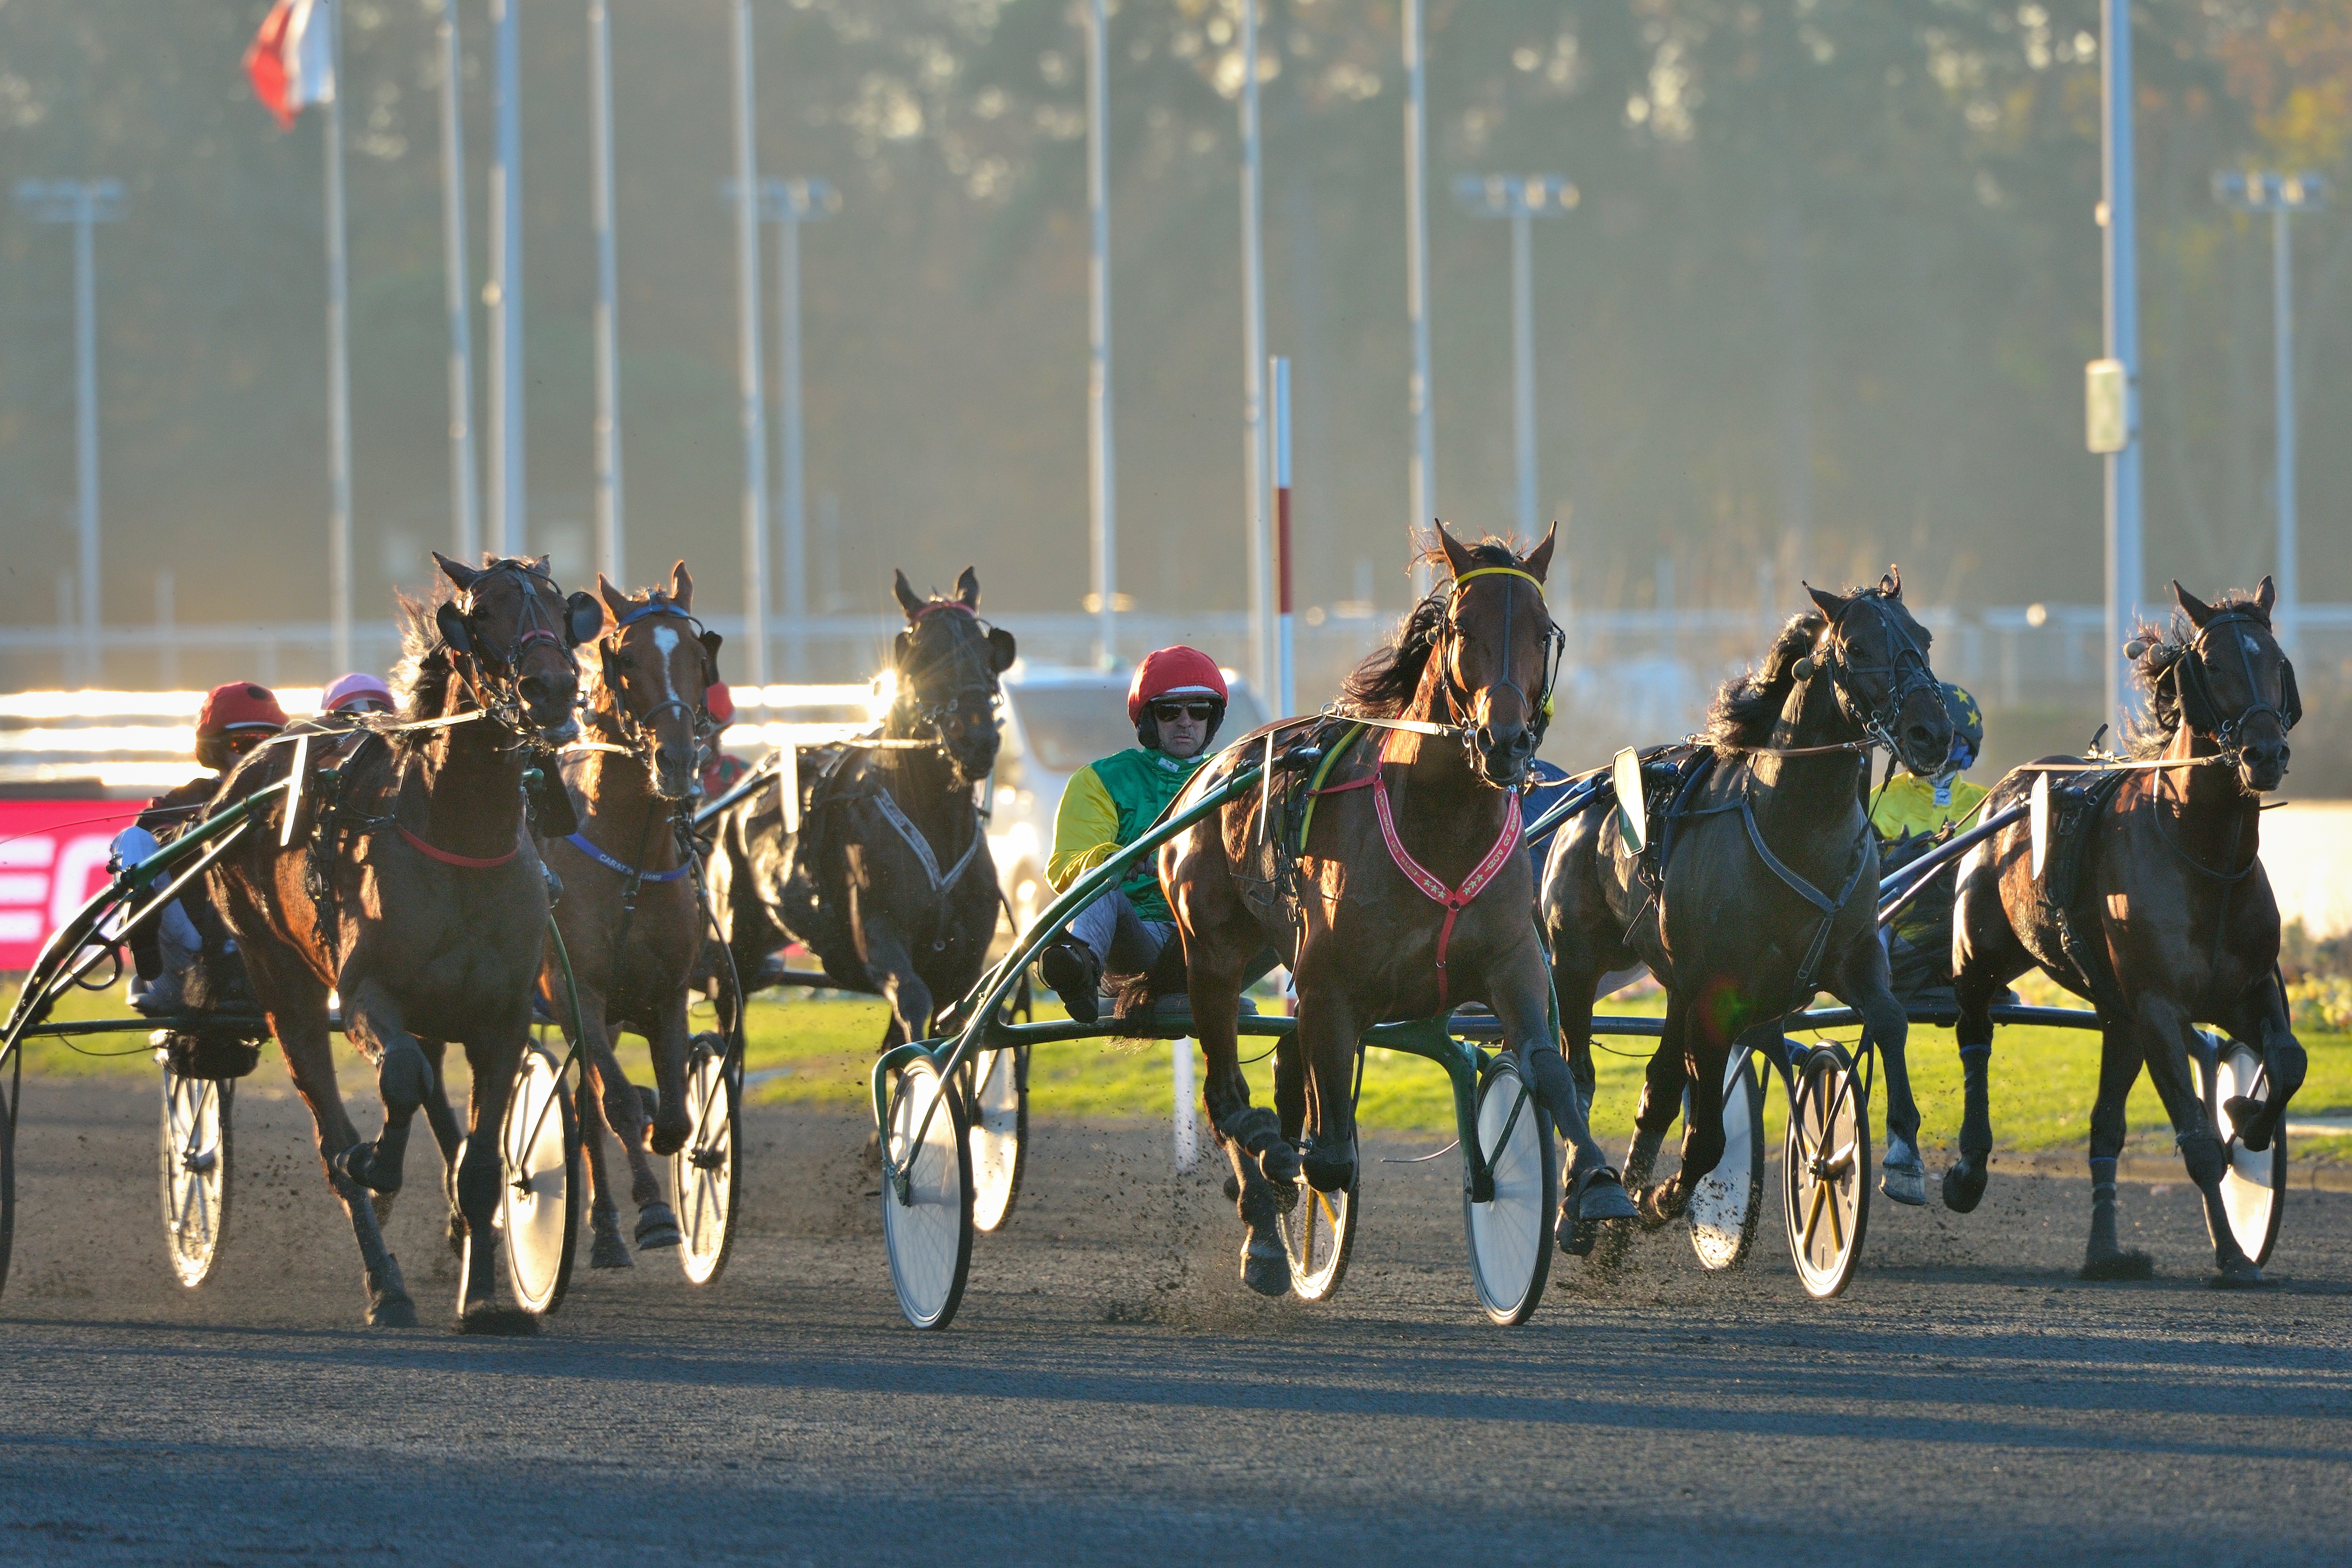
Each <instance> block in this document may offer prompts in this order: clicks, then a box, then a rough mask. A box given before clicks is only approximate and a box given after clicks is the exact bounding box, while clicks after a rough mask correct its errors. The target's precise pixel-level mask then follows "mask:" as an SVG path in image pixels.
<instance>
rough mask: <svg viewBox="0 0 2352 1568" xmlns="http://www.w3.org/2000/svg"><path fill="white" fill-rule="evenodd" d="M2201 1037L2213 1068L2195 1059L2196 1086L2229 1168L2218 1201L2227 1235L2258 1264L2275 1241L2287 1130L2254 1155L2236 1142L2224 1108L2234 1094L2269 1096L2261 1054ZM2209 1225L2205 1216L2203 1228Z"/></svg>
mask: <svg viewBox="0 0 2352 1568" xmlns="http://www.w3.org/2000/svg"><path fill="white" fill-rule="evenodd" d="M2207 1040H2208V1042H2209V1043H2210V1044H2211V1045H2212V1046H2213V1047H2216V1053H2215V1057H2214V1060H2213V1070H2212V1071H2211V1072H2210V1073H2208V1072H2206V1071H2205V1070H2204V1064H2203V1063H2202V1062H2199V1063H2196V1066H2197V1068H2198V1073H2197V1076H2198V1077H2199V1078H2200V1079H2202V1080H2204V1081H2203V1082H2202V1083H2201V1084H2200V1087H2201V1088H2202V1089H2204V1090H2205V1109H2206V1110H2208V1111H2210V1113H2211V1114H2212V1117H2213V1130H2214V1131H2217V1132H2219V1133H2220V1134H2221V1142H2222V1143H2223V1144H2224V1145H2225V1146H2226V1147H2227V1148H2228V1149H2229V1152H2230V1168H2229V1170H2228V1171H2226V1172H2225V1173H2223V1174H2222V1176H2221V1206H2222V1208H2223V1209H2224V1210H2225V1211H2226V1212H2227V1213H2228V1215H2229V1216H2230V1234H2231V1236H2233V1237H2236V1238H2237V1242H2238V1248H2239V1250H2240V1251H2242V1252H2243V1253H2244V1254H2245V1255H2246V1256H2247V1257H2248V1258H2252V1260H2253V1263H2254V1267H2255V1268H2261V1267H2262V1266H2263V1264H2265V1263H2267V1262H2269V1261H2270V1257H2271V1249H2272V1248H2273V1247H2276V1246H2277V1245H2278V1233H2279V1215H2280V1213H2281V1211H2282V1210H2283V1209H2284V1207H2285V1204H2284V1199H2285V1196H2286V1129H2285V1128H2284V1127H2281V1128H2279V1129H2278V1131H2275V1132H2273V1134H2272V1135H2271V1146H2270V1147H2269V1148H2267V1149H2265V1150H2263V1152H2261V1153H2259V1154H2258V1153H2256V1152H2254V1151H2252V1149H2249V1148H2247V1147H2246V1146H2245V1145H2244V1144H2242V1143H2241V1142H2238V1133H2237V1128H2236V1127H2235V1126H2234V1125H2233V1124H2232V1123H2231V1119H2230V1113H2229V1111H2228V1110H2226V1109H2225V1108H2226V1107H2227V1106H2228V1105H2229V1103H2230V1100H2231V1098H2232V1097H2234V1096H2237V1095H2244V1096H2247V1097H2248V1098H2250V1099H2253V1100H2266V1099H2268V1098H2269V1094H2270V1080H2269V1079H2266V1078H2265V1077H2264V1076H2263V1058H2262V1053H2261V1052H2260V1051H2257V1050H2255V1049H2254V1048H2253V1047H2252V1046H2249V1045H2247V1044H2245V1043H2244V1042H2243V1041H2242V1040H2231V1039H2226V1038H2225V1039H2220V1040H2215V1039H2213V1037H2211V1036H2210V1035H2209V1036H2207ZM2211 1228H2212V1221H2211V1218H2210V1216H2209V1217H2208V1218H2207V1221H2206V1229H2208V1230H2209V1231H2210V1229H2211Z"/></svg>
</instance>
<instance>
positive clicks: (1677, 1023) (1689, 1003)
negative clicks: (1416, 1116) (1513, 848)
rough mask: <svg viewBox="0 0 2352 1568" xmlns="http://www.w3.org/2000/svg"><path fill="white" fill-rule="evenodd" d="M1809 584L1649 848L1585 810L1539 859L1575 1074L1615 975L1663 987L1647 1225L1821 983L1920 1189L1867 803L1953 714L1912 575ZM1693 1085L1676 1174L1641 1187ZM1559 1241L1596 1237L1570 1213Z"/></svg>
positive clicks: (1701, 1166)
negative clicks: (1876, 1058)
mask: <svg viewBox="0 0 2352 1568" xmlns="http://www.w3.org/2000/svg"><path fill="white" fill-rule="evenodd" d="M1806 591H1807V592H1808V593H1809V594H1811V595H1812V599H1813V603H1814V605H1815V606H1816V609H1815V610H1814V611H1812V612H1808V613H1806V614H1804V615H1801V616H1797V617H1795V618H1794V619H1792V620H1790V622H1789V624H1788V626H1786V627H1785V628H1783V629H1782V631H1781V633H1780V637H1779V638H1778V640H1777V641H1775V642H1774V644H1773V646H1772V647H1771V649H1770V651H1769V653H1768V654H1767V655H1766V656H1765V658H1764V662H1763V664H1762V666H1761V668H1759V669H1756V670H1754V671H1751V672H1750V673H1749V674H1748V675H1745V676H1741V677H1738V678H1736V679H1733V680H1730V681H1728V682H1727V683H1726V684H1725V685H1724V687H1723V689H1722V690H1721V691H1720V692H1719V693H1718V694H1717V697H1716V700H1715V704H1714V708H1713V710H1712V712H1711V713H1710V714H1709V716H1708V727H1707V730H1706V733H1705V734H1704V736H1702V737H1700V740H1701V742H1702V744H1700V745H1699V746H1697V747H1696V748H1692V749H1689V750H1679V749H1678V750H1677V751H1675V752H1668V753H1666V756H1667V757H1668V758H1669V759H1670V760H1674V761H1676V762H1677V763H1679V765H1680V767H1681V770H1682V771H1681V772H1680V773H1679V774H1678V778H1679V781H1680V782H1679V783H1678V784H1677V785H1676V786H1675V787H1676V789H1677V792H1678V793H1677V798H1676V800H1675V805H1673V807H1672V815H1671V816H1669V817H1668V818H1667V819H1666V820H1665V821H1663V822H1656V823H1654V824H1653V831H1652V834H1651V839H1652V841H1653V846H1654V847H1653V848H1652V851H1651V853H1649V854H1645V855H1635V854H1631V853H1629V852H1628V851H1627V847H1626V845H1625V843H1624V840H1623V835H1622V826H1621V823H1620V816H1621V813H1620V812H1618V811H1591V812H1586V813H1585V814H1583V815H1582V816H1580V817H1579V818H1577V819H1576V820H1574V821H1573V822H1571V823H1570V825H1569V826H1567V827H1565V828H1563V829H1562V831H1561V832H1560V835H1559V838H1558V840H1557V841H1556V842H1555V843H1554V844H1553V846H1552V852H1551V859H1550V862H1549V865H1548V866H1547V867H1546V868H1545V872H1544V888H1543V915H1544V920H1545V922H1546V924H1547V925H1548V927H1549V930H1550V933H1551V941H1552V952H1553V959H1552V963H1553V970H1552V974H1553V984H1554V985H1555V986H1556V987H1557V989H1558V995H1559V1014H1560V1024H1561V1027H1562V1029H1563V1030H1564V1031H1565V1033H1566V1037H1567V1039H1568V1042H1569V1045H1570V1050H1571V1052H1572V1053H1573V1055H1574V1057H1575V1058H1576V1068H1577V1076H1578V1077H1579V1079H1580V1080H1581V1081H1583V1082H1585V1083H1587V1084H1590V1083H1591V1082H1592V1081H1593V1079H1592V1076H1591V1033H1592V1007H1593V1002H1594V999H1595V992H1596V990H1597V988H1598V987H1599V985H1600V983H1601V979H1602V977H1603V976H1604V975H1609V974H1612V973H1622V972H1625V971H1628V970H1632V969H1634V968H1635V967H1636V966H1639V965H1643V964H1646V965H1647V966H1648V967H1649V969H1650V971H1651V973H1654V974H1655V975H1656V976H1657V977H1658V980H1659V982H1660V984H1663V985H1664V987H1665V990H1666V1016H1665V1024H1664V1032H1663V1033H1662V1034H1661V1036H1660V1037H1659V1040H1658V1046H1657V1049H1656V1051H1655V1052H1654V1054H1653V1055H1652V1057H1651V1058H1650V1065H1649V1071H1648V1074H1647V1077H1646V1078H1645V1079H1644V1081H1643V1087H1642V1099H1641V1104H1640V1107H1639V1109H1638V1110H1637V1112H1636V1114H1635V1117H1634V1129H1635V1131H1634V1136H1633V1147H1632V1150H1631V1152H1629V1153H1628V1155H1627V1157H1626V1161H1625V1179H1626V1180H1627V1181H1628V1182H1630V1183H1633V1184H1636V1185H1637V1187H1638V1188H1639V1190H1638V1192H1637V1193H1636V1200H1635V1201H1636V1202H1637V1203H1638V1205H1640V1208H1641V1211H1642V1213H1641V1219H1642V1224H1643V1226H1644V1227H1645V1228H1655V1227H1657V1226H1663V1225H1665V1224H1667V1223H1668V1222H1670V1221H1671V1220H1672V1219H1674V1218H1675V1216H1676V1215H1680V1214H1681V1213H1682V1212H1683V1211H1684V1209H1685V1207H1686V1206H1687V1205H1688V1204H1689V1202H1690V1199H1691V1194H1692V1193H1693V1192H1694V1191H1695V1190H1696V1187H1697V1185H1698V1184H1699V1182H1700V1181H1701V1180H1702V1179H1704V1178H1705V1177H1706V1175H1707V1174H1708V1173H1710V1172H1712V1171H1713V1170H1714V1169H1715V1168H1716V1165H1717V1162H1719V1161H1720V1160H1721V1159H1722V1157H1723V1149H1724V1129H1723V1103H1722V1102H1723V1088H1724V1075H1725V1068H1726V1066H1727V1062H1728V1060H1729V1059H1730V1053H1731V1051H1732V1049H1733V1047H1735V1046H1736V1045H1738V1046H1746V1047H1759V1048H1763V1049H1765V1050H1766V1051H1767V1053H1768V1055H1769V1056H1771V1057H1773V1058H1776V1059H1777V1058H1779V1056H1780V1027H1781V1020H1782V1019H1783V1018H1784V1017H1786V1016H1788V1015H1789V1014H1790V1013H1791V1012H1794V1011H1796V1010H1797V1009H1798V1008H1801V1007H1802V1006H1803V1005H1805V1004H1806V1003H1807V1002H1808V1001H1809V1000H1810V999H1811V996H1812V995H1813V994H1814V991H1815V990H1816V988H1820V989H1824V990H1827V991H1829V992H1830V993H1831V994H1833V995H1835V996H1836V997H1837V998H1838V999H1839V1000H1840V1001H1842V1002H1843V1003H1845V1004H1846V1005H1848V1006H1850V1007H1852V1008H1853V1009H1854V1011H1855V1012H1857V1013H1858V1014H1860V1015H1861V1016H1862V1018H1863V1022H1864V1029H1865V1030H1866V1031H1867V1038H1868V1039H1870V1040H1872V1041H1874V1042H1876V1044H1877V1045H1878V1047H1879V1048H1880V1049H1881V1050H1883V1051H1884V1052H1885V1059H1886V1087H1887V1134H1888V1137H1887V1147H1886V1159H1885V1165H1884V1171H1885V1189H1884V1190H1885V1192H1886V1194H1887V1195H1888V1196H1889V1197H1892V1198H1895V1199H1896V1200H1898V1201H1900V1202H1904V1203H1912V1204H1918V1203H1924V1202H1926V1201H1927V1189H1926V1182H1925V1172H1924V1169H1923V1167H1922V1166H1921V1163H1920V1161H1919V1155H1918V1137H1919V1111H1918V1108H1917V1106H1916V1104H1915V1103H1914V1101H1913V1100H1912V1098H1911V1083H1910V1075H1909V1073H1908V1071H1907V1070H1906V1067H1905V1063H1904V1056H1903V1047H1904V1044H1905V1041H1906V1037H1907V1036H1908V1033H1909V1021H1908V1019H1907V1017H1906V1015H1905V1012H1904V1009H1903V1004H1902V1003H1901V1002H1899V1001H1897V1000H1896V999H1895V992H1894V990H1893V987H1892V986H1891V984H1889V977H1888V972H1887V961H1886V952H1885V949H1884V948H1883V947H1881V946H1880V945H1879V942H1878V930H1877V924H1876V920H1875V912H1876V900H1877V894H1878V846H1877V841H1876V839H1875V838H1874V836H1873V835H1872V833H1871V831H1870V823H1869V819H1868V817H1867V815H1866V814H1865V813H1864V808H1863V798H1862V797H1863V791H1864V787H1865V786H1866V784H1867V783H1868V779H1869V774H1870V757H1871V752H1872V751H1873V750H1874V748H1876V747H1878V746H1885V747H1886V748H1888V750H1890V751H1891V752H1894V753H1895V755H1896V756H1898V757H1899V758H1901V760H1902V761H1903V763H1904V764H1905V765H1906V766H1907V767H1908V768H1909V769H1910V770H1911V771H1912V772H1913V773H1916V774H1918V775H1919V776H1920V777H1922V778H1925V777H1928V776H1930V775H1932V774H1934V773H1938V772H1940V771H1941V770H1942V768H1943V766H1944V761H1945V758H1946V756H1947V754H1948V752H1950V750H1951V743H1952V724H1951V718H1950V715H1949V714H1948V712H1947V711H1946V710H1945V708H1944V695H1943V689H1942V687H1941V686H1940V684H1939V683H1938V682H1937V679H1936V674H1935V671H1934V670H1933V669H1931V668H1929V667H1928V664H1927V645H1928V636H1927V629H1926V628H1925V627H1923V626H1920V625H1919V623H1918V622H1917V621H1916V620H1914V619H1913V618H1912V616H1911V613H1910V611H1909V610H1907V609H1906V608H1905V607H1904V605H1903V584H1902V577H1901V574H1900V573H1899V572H1896V571H1890V572H1889V573H1888V574H1886V575H1885V577H1883V578H1881V579H1880V581H1879V584H1878V586H1877V587H1875V588H1867V589H1861V590H1856V591H1853V592H1850V593H1848V594H1845V595H1836V594H1829V593H1824V592H1822V590H1820V589H1818V588H1812V587H1810V586H1809V587H1808V588H1807V590H1806ZM1685 1087H1687V1088H1688V1089H1689V1093H1690V1106H1689V1110H1688V1113H1687V1115H1686V1118H1685V1122H1684V1126H1683V1148H1682V1169H1681V1170H1680V1171H1679V1172H1678V1173H1676V1174H1675V1176H1673V1177H1672V1178H1671V1179H1669V1180H1668V1181H1665V1182H1663V1183H1658V1184H1654V1185H1643V1184H1646V1183H1648V1181H1649V1176H1650V1172H1651V1168H1652V1166H1653V1164H1654V1162H1655V1161H1656V1158H1657V1154H1658V1150H1659V1148H1660V1147H1661V1146H1662V1145H1663V1144H1664V1141H1665V1135H1666V1132H1667V1130H1668V1129H1669V1128H1671V1127H1672V1126H1673V1125H1674V1121H1675V1115H1676V1114H1677V1113H1678V1112H1679V1111H1681V1110H1682V1100H1683V1093H1684V1089H1685ZM1560 1241H1561V1244H1562V1246H1563V1247H1568V1248H1569V1249H1570V1250H1571V1251H1579V1250H1585V1249H1587V1248H1589V1247H1590V1246H1591V1237H1590V1236H1589V1235H1588V1236H1586V1237H1575V1236H1573V1235H1572V1233H1571V1232H1570V1229H1569V1226H1568V1223H1567V1220H1566V1218H1565V1217H1563V1219H1562V1223H1561V1228H1560Z"/></svg>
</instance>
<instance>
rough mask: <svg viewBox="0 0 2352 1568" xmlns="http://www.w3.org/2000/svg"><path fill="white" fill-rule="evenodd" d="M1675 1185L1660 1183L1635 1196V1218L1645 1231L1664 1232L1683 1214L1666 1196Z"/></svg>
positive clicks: (1647, 1187)
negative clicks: (1668, 1189)
mask: <svg viewBox="0 0 2352 1568" xmlns="http://www.w3.org/2000/svg"><path fill="white" fill-rule="evenodd" d="M1672 1185H1673V1183H1671V1182H1659V1183H1656V1184H1654V1185H1651V1186H1646V1187H1643V1189H1642V1190H1641V1191H1640V1192H1637V1193H1635V1194H1633V1218H1634V1221H1635V1222H1636V1223H1637V1224H1639V1225H1640V1226H1641V1227H1642V1228H1643V1230H1664V1228H1665V1227H1666V1226H1670V1225H1672V1224H1674V1223H1675V1218H1676V1216H1678V1215H1680V1214H1681V1213H1682V1210H1681V1209H1680V1208H1678V1207H1676V1206H1675V1205H1673V1204H1672V1203H1671V1202H1670V1201H1669V1200H1668V1198H1667V1196H1666V1190H1667V1188H1669V1187H1671V1186H1672Z"/></svg>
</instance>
